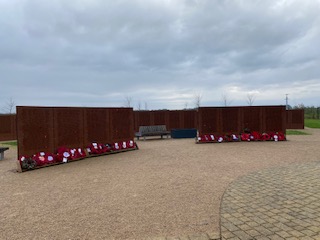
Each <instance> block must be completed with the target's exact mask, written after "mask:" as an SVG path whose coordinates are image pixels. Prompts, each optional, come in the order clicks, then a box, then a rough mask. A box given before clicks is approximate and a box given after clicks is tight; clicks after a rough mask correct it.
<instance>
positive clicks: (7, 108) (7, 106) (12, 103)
mask: <svg viewBox="0 0 320 240" xmlns="http://www.w3.org/2000/svg"><path fill="white" fill-rule="evenodd" d="M15 106H16V103H15V101H14V100H13V98H12V97H10V99H8V101H7V102H6V103H5V106H4V107H3V110H4V112H5V113H10V114H12V113H14V112H15V111H14V107H15Z"/></svg>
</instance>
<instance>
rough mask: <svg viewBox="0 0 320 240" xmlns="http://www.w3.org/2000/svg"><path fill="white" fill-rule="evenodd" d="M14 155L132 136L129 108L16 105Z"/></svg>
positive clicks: (131, 120) (53, 150)
mask: <svg viewBox="0 0 320 240" xmlns="http://www.w3.org/2000/svg"><path fill="white" fill-rule="evenodd" d="M17 137H18V155H19V156H22V155H32V154H34V153H37V152H40V151H44V152H52V153H54V152H56V150H57V148H59V147H63V146H64V147H68V148H74V147H86V146H88V145H89V144H90V143H92V142H101V143H113V142H117V141H125V140H130V139H133V138H134V131H133V110H132V108H80V107H79V108H77V107H17Z"/></svg>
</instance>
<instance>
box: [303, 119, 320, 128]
mask: <svg viewBox="0 0 320 240" xmlns="http://www.w3.org/2000/svg"><path fill="white" fill-rule="evenodd" d="M304 125H305V126H306V127H309V128H320V119H305V120H304Z"/></svg>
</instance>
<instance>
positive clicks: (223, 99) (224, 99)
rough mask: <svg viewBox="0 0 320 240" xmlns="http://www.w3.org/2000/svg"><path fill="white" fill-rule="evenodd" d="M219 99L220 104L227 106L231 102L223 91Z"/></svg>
mask: <svg viewBox="0 0 320 240" xmlns="http://www.w3.org/2000/svg"><path fill="white" fill-rule="evenodd" d="M221 99H222V105H223V106H225V107H226V106H229V105H230V104H231V102H232V100H230V99H229V97H228V95H227V94H226V93H223V94H222V95H221Z"/></svg>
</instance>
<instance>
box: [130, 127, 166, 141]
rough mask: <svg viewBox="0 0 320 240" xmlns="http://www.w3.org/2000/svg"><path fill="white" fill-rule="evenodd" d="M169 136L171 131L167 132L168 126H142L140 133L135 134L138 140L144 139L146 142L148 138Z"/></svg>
mask: <svg viewBox="0 0 320 240" xmlns="http://www.w3.org/2000/svg"><path fill="white" fill-rule="evenodd" d="M165 135H166V136H167V138H168V136H169V135H170V131H167V128H166V125H156V126H140V127H139V132H136V133H135V136H136V137H137V138H138V140H139V138H140V137H143V140H146V136H161V138H163V136H165Z"/></svg>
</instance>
